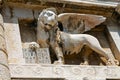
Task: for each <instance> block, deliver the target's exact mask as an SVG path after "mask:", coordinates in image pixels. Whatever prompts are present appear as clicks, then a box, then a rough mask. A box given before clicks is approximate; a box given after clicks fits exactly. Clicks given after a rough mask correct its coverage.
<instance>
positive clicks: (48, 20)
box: [37, 9, 118, 65]
mask: <svg viewBox="0 0 120 80" xmlns="http://www.w3.org/2000/svg"><path fill="white" fill-rule="evenodd" d="M57 23H58V21H57V15H56V14H55V13H54V11H52V10H49V9H45V10H43V11H42V12H41V14H40V16H39V18H38V27H37V40H38V43H39V44H40V47H44V48H45V47H51V48H52V49H53V50H54V52H55V53H56V55H57V58H58V61H55V64H64V57H63V54H73V53H76V54H77V53H79V52H80V51H81V49H82V47H83V46H84V45H86V46H88V47H90V48H91V49H92V50H93V51H95V52H97V53H98V54H99V55H100V56H101V59H102V60H103V62H105V64H106V65H108V64H112V65H117V64H118V61H117V60H113V59H111V57H110V56H109V55H108V54H107V53H106V52H105V51H104V49H103V48H102V47H101V46H100V43H99V41H98V40H97V39H96V38H95V37H93V36H91V35H88V34H69V33H65V32H62V31H60V30H59V28H58V25H57ZM82 25H83V24H82ZM85 58H87V57H85ZM84 60H85V63H86V62H87V63H88V61H87V60H88V59H84Z"/></svg>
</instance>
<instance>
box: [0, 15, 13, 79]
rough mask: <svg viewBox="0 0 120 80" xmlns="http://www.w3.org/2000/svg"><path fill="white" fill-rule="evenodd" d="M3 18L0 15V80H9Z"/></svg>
mask: <svg viewBox="0 0 120 80" xmlns="http://www.w3.org/2000/svg"><path fill="white" fill-rule="evenodd" d="M4 32H5V29H4V26H3V17H2V15H1V14H0V79H1V80H11V77H10V73H9V67H8V60H7V58H8V55H7V52H6V44H5V36H4Z"/></svg>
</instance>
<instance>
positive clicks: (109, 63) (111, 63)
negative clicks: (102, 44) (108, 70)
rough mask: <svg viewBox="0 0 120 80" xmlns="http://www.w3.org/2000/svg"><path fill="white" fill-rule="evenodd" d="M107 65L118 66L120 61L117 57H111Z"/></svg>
mask: <svg viewBox="0 0 120 80" xmlns="http://www.w3.org/2000/svg"><path fill="white" fill-rule="evenodd" d="M107 65H116V66H118V65H119V61H118V60H116V59H114V60H113V59H109V60H108V62H107Z"/></svg>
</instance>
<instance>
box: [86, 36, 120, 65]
mask: <svg viewBox="0 0 120 80" xmlns="http://www.w3.org/2000/svg"><path fill="white" fill-rule="evenodd" d="M88 46H89V47H90V48H91V49H92V50H94V51H95V52H97V53H98V54H99V55H100V56H101V59H102V61H103V62H104V63H105V64H106V65H118V61H116V60H115V59H112V58H111V57H110V56H109V54H107V53H106V52H105V50H104V49H103V48H102V47H101V45H100V43H99V41H98V40H97V39H96V38H95V37H93V38H92V41H91V40H90V41H89V43H88Z"/></svg>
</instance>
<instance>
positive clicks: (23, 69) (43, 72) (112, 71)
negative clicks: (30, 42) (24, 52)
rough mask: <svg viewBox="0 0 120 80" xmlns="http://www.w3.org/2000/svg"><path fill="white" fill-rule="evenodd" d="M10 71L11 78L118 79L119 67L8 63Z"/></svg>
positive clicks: (119, 77)
mask: <svg viewBox="0 0 120 80" xmlns="http://www.w3.org/2000/svg"><path fill="white" fill-rule="evenodd" d="M10 71H11V77H12V78H18V77H19V78H69V79H68V80H70V78H71V80H72V78H73V77H74V79H79V80H80V79H83V78H84V77H88V78H91V79H92V78H93V80H97V79H101V78H107V79H120V74H119V73H120V67H117V66H84V65H47V64H41V65H40V64H26V65H20V64H10ZM16 72H18V73H19V74H16ZM28 74H29V75H28Z"/></svg>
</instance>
